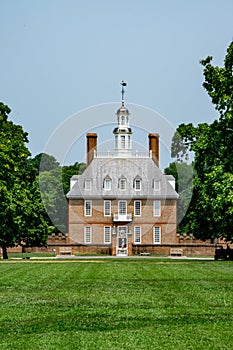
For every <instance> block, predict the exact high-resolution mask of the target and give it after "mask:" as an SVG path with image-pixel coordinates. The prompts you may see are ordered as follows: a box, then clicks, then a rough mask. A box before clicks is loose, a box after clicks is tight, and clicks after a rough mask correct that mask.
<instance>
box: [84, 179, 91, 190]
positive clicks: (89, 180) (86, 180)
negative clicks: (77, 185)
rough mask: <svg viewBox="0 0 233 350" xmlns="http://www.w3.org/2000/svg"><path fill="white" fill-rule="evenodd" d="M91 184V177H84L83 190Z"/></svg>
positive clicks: (89, 187)
mask: <svg viewBox="0 0 233 350" xmlns="http://www.w3.org/2000/svg"><path fill="white" fill-rule="evenodd" d="M91 185H92V183H91V179H85V180H84V188H85V190H91V187H92V186H91Z"/></svg>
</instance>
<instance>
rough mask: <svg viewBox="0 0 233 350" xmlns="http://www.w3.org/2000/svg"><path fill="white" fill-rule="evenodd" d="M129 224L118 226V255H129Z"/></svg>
mask: <svg viewBox="0 0 233 350" xmlns="http://www.w3.org/2000/svg"><path fill="white" fill-rule="evenodd" d="M127 233H128V230H127V226H118V227H117V246H116V255H117V256H127V255H128V237H127Z"/></svg>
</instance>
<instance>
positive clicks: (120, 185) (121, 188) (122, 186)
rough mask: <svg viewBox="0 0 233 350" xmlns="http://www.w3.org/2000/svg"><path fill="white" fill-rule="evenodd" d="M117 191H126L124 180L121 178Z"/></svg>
mask: <svg viewBox="0 0 233 350" xmlns="http://www.w3.org/2000/svg"><path fill="white" fill-rule="evenodd" d="M119 189H120V190H122V191H123V190H125V189H126V179H125V178H123V177H122V178H121V179H120V180H119Z"/></svg>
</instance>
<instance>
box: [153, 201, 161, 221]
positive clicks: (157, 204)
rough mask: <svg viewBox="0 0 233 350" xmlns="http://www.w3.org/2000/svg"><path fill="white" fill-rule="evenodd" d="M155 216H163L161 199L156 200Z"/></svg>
mask: <svg viewBox="0 0 233 350" xmlns="http://www.w3.org/2000/svg"><path fill="white" fill-rule="evenodd" d="M154 216H156V217H159V216H161V201H160V200H155V201H154Z"/></svg>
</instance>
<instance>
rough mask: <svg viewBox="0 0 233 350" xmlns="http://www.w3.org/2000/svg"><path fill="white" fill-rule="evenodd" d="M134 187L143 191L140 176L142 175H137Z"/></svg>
mask: <svg viewBox="0 0 233 350" xmlns="http://www.w3.org/2000/svg"><path fill="white" fill-rule="evenodd" d="M133 185H134V189H135V190H136V191H141V187H142V179H141V178H140V177H138V176H137V177H136V178H135V179H134V184H133Z"/></svg>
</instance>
